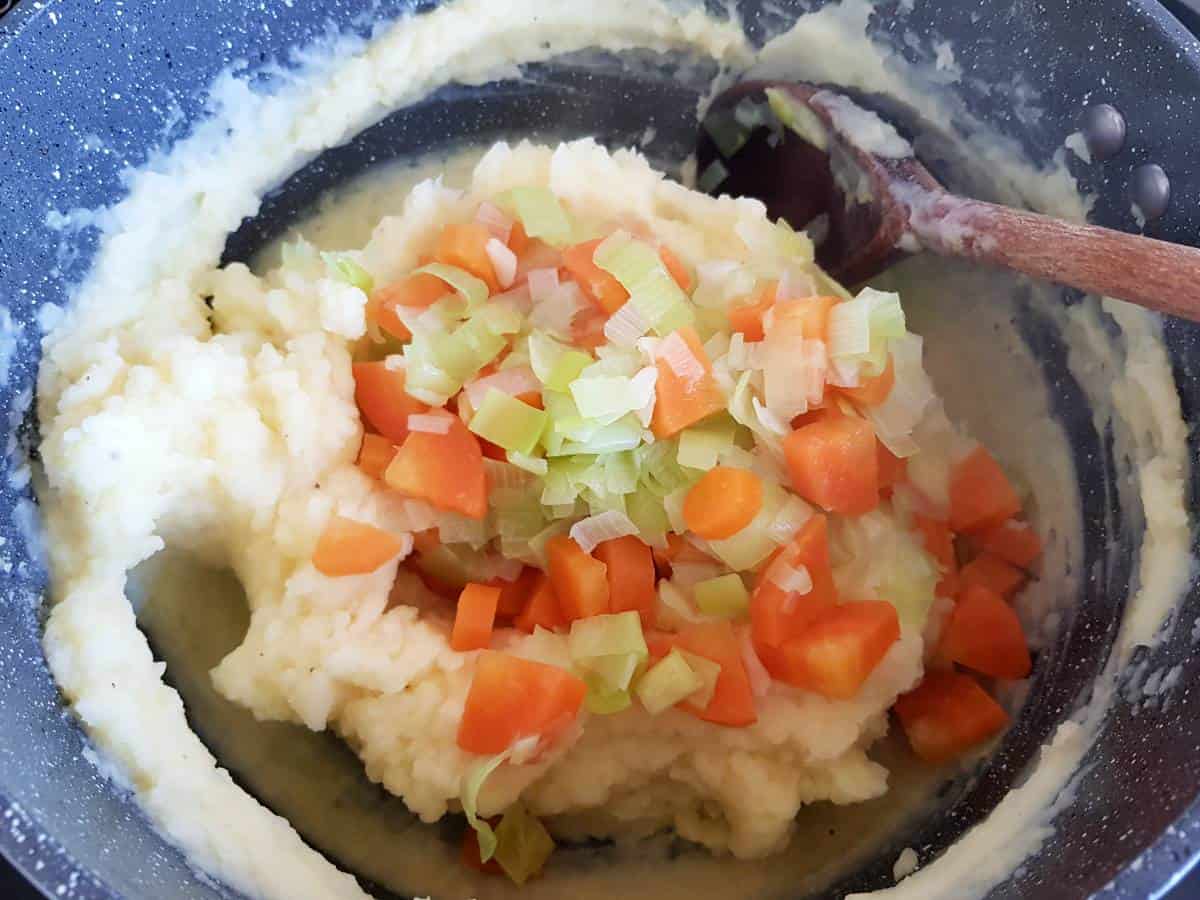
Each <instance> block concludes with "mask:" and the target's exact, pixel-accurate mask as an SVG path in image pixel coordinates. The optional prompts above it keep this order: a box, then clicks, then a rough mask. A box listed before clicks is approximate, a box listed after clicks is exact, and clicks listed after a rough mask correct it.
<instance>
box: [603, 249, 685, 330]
mask: <svg viewBox="0 0 1200 900" xmlns="http://www.w3.org/2000/svg"><path fill="white" fill-rule="evenodd" d="M592 258H593V260H594V261H595V263H596V265H597V266H599V267H600V268H601V269H603V270H604V271H606V272H608V273H609V274H610V275H612V276H613V277H614V278H615V279H617V281H619V282H620V283H621V286H622V287H624V288H625V290H627V291H629V303H631V304H632V305H633V308H634V309H636V310H637V313H638V315H639V316H640V318H641V321H642V322H644V323H645V324H646V325H648V326H649V327H650V328H653V329H654V330H655V331H656V332H657V333H658V334H660V335H666V334H670V333H671V332H672V331H674V330H676V329H677V328H681V327H682V326H684V325H689V324H691V323H692V321H693V320H694V318H695V317H694V314H693V313H692V307H691V304H690V303H689V302H688V298H687V294H685V293H684V292H683V290H682V289H681V288H680V287H679V285H677V284H676V283H675V279H673V278H672V277H671V273H670V272H668V271H667V267H666V266H665V265H664V264H663V262H662V259H661V258H660V257H659V255H658V251H656V250H655V249H654V248H653V247H652V246H650V245H649V244H647V243H645V242H644V241H639V240H637V239H636V238H634V237H632V236H631V235H630V234H629V233H628V232H624V231H617V232H614V233H613V234H611V235H609V236H608V237H607V238H605V239H604V241H603V242H601V244H600V246H598V247H597V248H596V252H595V253H594V254H593V256H592Z"/></svg>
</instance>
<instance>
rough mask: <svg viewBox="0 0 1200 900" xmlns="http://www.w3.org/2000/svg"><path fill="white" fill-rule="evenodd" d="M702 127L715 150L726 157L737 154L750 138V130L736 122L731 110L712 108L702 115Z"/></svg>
mask: <svg viewBox="0 0 1200 900" xmlns="http://www.w3.org/2000/svg"><path fill="white" fill-rule="evenodd" d="M703 127H704V130H705V132H707V133H708V136H709V137H710V138H712V142H713V143H714V144H716V146H717V152H718V153H720V154H721V155H722V156H723V157H725V158H726V159H729V158H730V157H732V156H734V155H736V154H737V152H738V151H739V150H741V149H742V147H744V146H745V144H746V141H747V140H749V138H750V130H749V129H747V128H746V127H744V126H743V125H742V124H741V123H740V122H738V120H737V118H736V117H735V115H734V113H733V111H732V110H729V109H718V110H713V111H712V112H710V113H709V114H708V115H707V116H705V117H704V123H703Z"/></svg>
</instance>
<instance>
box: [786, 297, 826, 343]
mask: <svg viewBox="0 0 1200 900" xmlns="http://www.w3.org/2000/svg"><path fill="white" fill-rule="evenodd" d="M837 303H838V298H837V297H805V298H804V299H802V300H782V301H776V303H775V311H774V312H773V313H772V314H771V318H772V323H771V333H772V334H774V333H776V331H778V332H779V333H780V334H786V335H789V336H791V337H796V338H803V339H805V340H810V341H826V342H828V339H829V311H830V310H831V309H833V307H834V306H836V305H837Z"/></svg>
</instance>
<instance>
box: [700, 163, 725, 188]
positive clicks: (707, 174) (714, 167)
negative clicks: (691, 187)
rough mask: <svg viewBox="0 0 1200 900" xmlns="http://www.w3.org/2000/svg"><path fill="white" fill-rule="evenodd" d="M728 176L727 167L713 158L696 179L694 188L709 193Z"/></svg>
mask: <svg viewBox="0 0 1200 900" xmlns="http://www.w3.org/2000/svg"><path fill="white" fill-rule="evenodd" d="M728 177H729V167H728V166H726V165H725V163H723V162H721V160H719V159H714V160H713V161H712V162H710V163H709V164H708V165H707V166H705V167H704V171H703V172H701V173H700V177H699V179H697V181H696V188H697V189H698V190H701V191H703V192H704V193H706V194H711V193H712V192H713V191H715V190H716V189H717V188H719V187H720V186H721V185H722V184H724V183H725V179H726V178H728Z"/></svg>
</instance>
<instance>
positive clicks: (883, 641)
mask: <svg viewBox="0 0 1200 900" xmlns="http://www.w3.org/2000/svg"><path fill="white" fill-rule="evenodd" d="M898 640H900V617H899V616H897V615H896V607H894V606H892V604H890V603H886V602H884V601H881V600H869V601H864V602H861V603H845V604H842V605H841V606H833V607H830V608H828V609H826V610H825V611H824V612H822V613H821V614H820V615H819V616H817V618H816V619H815V620H814V621H813V622H812V623H811V624H809V626H808V627H807V628H805V629H804V631H803V632H802V633H801V634H800V635H799V636H798V637H794V638H792V639H791V640H788V641H786V642H785V643H784V644H783V646H782V647H780V648H779V651H778V656H777V658H778V660H779V664H780V670H779V671H777V672H773V673H772V674H773V675H775V677H777V678H779V679H780V680H781V681H786V682H787V683H788V684H792V685H795V686H796V687H799V688H803V689H805V690H808V691H813V692H814V693H817V694H820V695H821V696H823V697H829V698H831V699H834V700H849V699H851V698H852V697H854V696H855V695H857V694H858V692H859V690H860V689H861V688H862V686H863V683H864V682H865V681H866V680H867V678H868V677H870V675H871V673H872V672H874V671H875V668H876V666H878V665H879V663H880V661H881V660H882V659H883V657H884V656H885V655H886V654H887V652H888V649H889V648H890V647H891V646H892V644H894V643H896V641H898Z"/></svg>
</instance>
